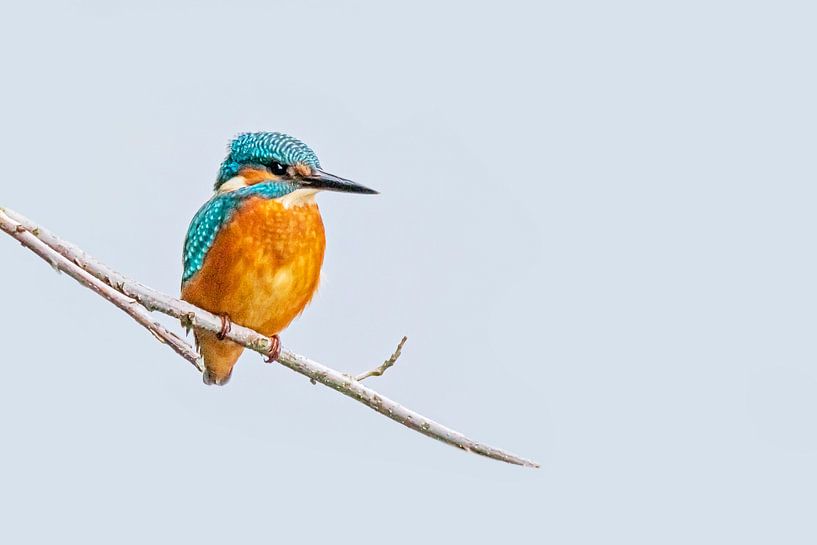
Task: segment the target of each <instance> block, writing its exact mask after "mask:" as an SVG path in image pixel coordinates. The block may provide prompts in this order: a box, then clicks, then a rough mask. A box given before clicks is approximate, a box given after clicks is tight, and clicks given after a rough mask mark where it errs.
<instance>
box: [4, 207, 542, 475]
mask: <svg viewBox="0 0 817 545" xmlns="http://www.w3.org/2000/svg"><path fill="white" fill-rule="evenodd" d="M0 228H1V229H2V230H3V231H5V232H6V233H8V234H9V235H11V236H12V237H14V238H16V239H17V240H19V241H20V242H21V243H23V245H24V246H26V247H27V248H29V249H31V250H32V251H34V252H35V253H36V254H37V255H38V256H40V257H41V258H43V259H44V260H46V261H47V262H49V263H51V264H52V266H55V267H56V268H57V269H58V270H62V271H64V272H66V273H67V274H69V275H70V276H71V277H72V278H74V279H75V280H77V281H78V282H79V283H81V284H82V285H84V286H86V287H89V288H91V289H92V290H93V291H95V292H96V293H98V294H99V295H101V296H103V297H105V299H107V300H109V301H111V302H112V303H114V304H115V305H116V306H118V307H119V308H121V309H122V310H124V311H125V312H127V313H128V315H130V316H131V317H133V318H134V319H135V320H137V322H139V323H140V324H141V325H143V326H144V327H146V328H148V329H149V330H150V331H151V332H152V333H154V335H157V337H158V338H160V339H161V340H163V341H165V342H167V343H168V344H170V346H171V347H172V348H173V349H174V350H175V351H176V352H177V353H179V354H180V355H182V356H183V357H184V358H185V359H187V360H188V361H191V363H194V365H196V367H197V369H199V370H201V366H200V362H199V360H198V358H195V359H194V360H191V359H190V356H191V353H190V352H189V351H190V350H192V348H191V347H190V345H189V344H187V343H186V342H185V341H184V340H183V339H181V338H180V337H178V336H177V335H174V334H172V333H170V332H169V331H167V330H165V329H164V328H163V327H162V326H161V325H159V324H156V323H155V322H152V321H151V320H150V319H149V318H148V317H147V316H149V315H148V314H147V313H144V311H142V309H139V308H138V307H137V306H136V305H134V304H133V301H136V302H137V303H139V304H140V305H142V306H143V307H145V308H146V309H147V310H150V311H159V312H161V313H163V314H167V315H169V316H173V317H175V318H178V319H180V320H181V321H182V323H183V324H184V325H185V326H186V327H191V326H192V327H197V328H200V329H206V330H208V331H212V332H214V333H217V332H219V331H220V329H221V320H220V319H219V317H218V316H216V315H214V314H212V313H210V312H207V311H206V310H204V309H201V308H198V307H196V306H194V305H191V304H189V303H187V302H185V301H181V300H179V299H175V298H173V297H170V296H168V295H165V294H163V293H161V292H158V291H156V290H153V289H151V288H148V287H147V286H143V285H142V284H140V283H138V282H134V281H132V280H130V279H129V278H127V277H126V276H124V275H122V274H120V273H118V272H116V271H114V270H113V269H111V268H109V267H107V266H106V265H103V264H102V263H100V262H99V261H97V260H96V259H94V258H93V257H91V256H89V255H88V254H87V253H85V252H84V251H82V250H81V249H79V248H77V247H76V246H74V245H72V244H70V243H68V242H65V241H63V240H62V239H60V238H59V237H57V236H56V235H54V234H53V233H51V232H49V231H47V230H46V229H44V228H42V227H39V226H37V225H35V224H34V223H33V222H32V221H31V220H29V219H27V218H26V217H25V216H22V215H21V214H19V213H17V212H14V211H12V210H8V209H2V208H0ZM90 277H95V278H96V279H97V280H98V282H95V281H93V280H92V279H91V278H90ZM111 288H112V289H111ZM113 294H116V295H113ZM123 295H124V297H122V296H123ZM137 311H138V312H137ZM227 338H229V339H230V340H231V341H234V342H236V343H238V344H241V345H243V346H245V347H247V348H249V349H251V350H254V351H256V352H259V353H261V354H266V352H267V351H268V350H269V347H270V343H271V341H270V339H269V338H268V337H266V336H264V335H261V334H260V333H258V332H256V331H253V330H252V329H249V328H246V327H243V326H240V325H238V324H233V327H232V328H231V330H230V332H229V333H228V334H227ZM171 341H172V342H171ZM403 342H405V339H404V340H403V341H401V343H400V346H398V350H397V351H395V353H396V355H397V356H399V349H400V348H401V347H402V344H403ZM194 357H195V355H194ZM390 359H391V358H390ZM394 359H395V360H396V357H394ZM388 361H389V360H387V362H388ZM278 362H279V363H281V364H282V365H284V366H285V367H288V368H290V369H292V370H293V371H296V372H298V373H300V374H302V375H304V376H306V377H308V378H310V379H311V380H314V381H317V382H320V383H321V384H323V385H325V386H328V387H330V388H332V389H334V390H337V391H338V392H340V393H342V394H344V395H346V396H348V397H351V398H352V399H355V400H357V401H359V402H361V403H363V404H364V405H366V406H368V407H369V408H371V409H374V410H375V411H377V412H379V413H381V414H383V415H385V416H388V417H389V418H391V419H392V420H394V421H396V422H399V423H400V424H403V425H404V426H406V427H408V428H411V429H413V430H415V431H418V432H420V433H422V434H424V435H427V436H429V437H432V438H434V439H437V440H438V441H442V442H443V443H446V444H448V445H452V446H456V447H459V448H461V449H463V450H467V451H470V452H475V453H477V454H481V455H483V456H487V457H489V458H493V459H495V460H501V461H503V462H508V463H511V464H517V465H522V466H527V467H539V465H538V464H537V463H536V462H533V461H531V460H527V459H525V458H521V457H519V456H516V455H514V454H511V453H509V452H506V451H504V450H502V449H498V448H495V447H491V446H489V445H485V444H483V443H479V442H477V441H474V440H473V439H470V438H468V437H466V436H464V435H463V434H461V433H459V432H457V431H455V430H452V429H450V428H447V427H445V426H443V425H442V424H439V423H437V422H435V421H433V420H431V419H429V418H426V417H425V416H423V415H421V414H419V413H416V412H414V411H412V410H411V409H408V408H406V407H403V406H402V405H400V404H399V403H397V402H395V401H392V400H391V399H389V398H387V397H384V396H382V395H380V394H379V393H377V392H375V391H374V390H372V389H370V388H367V387H366V386H363V384H361V383H360V382H359V381H357V380H355V379H353V378H352V377H350V376H348V375H345V374H343V373H341V372H339V371H335V370H334V369H331V368H329V367H326V366H325V365H323V364H321V363H318V362H316V361H312V360H310V359H308V358H306V357H304V356H301V355H299V354H295V353H294V352H291V351H289V350H282V351H281V355H280V357H279V358H278ZM385 363H386V362H384V365H385ZM392 364H393V362H392ZM381 367H383V366H381ZM387 367H388V366H385V367H383V370H385V369H386V368H387ZM381 373H382V370H381Z"/></svg>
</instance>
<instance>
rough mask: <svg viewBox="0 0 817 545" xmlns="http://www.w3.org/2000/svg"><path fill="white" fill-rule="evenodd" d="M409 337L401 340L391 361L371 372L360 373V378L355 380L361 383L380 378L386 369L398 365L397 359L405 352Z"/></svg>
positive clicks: (388, 360)
mask: <svg viewBox="0 0 817 545" xmlns="http://www.w3.org/2000/svg"><path fill="white" fill-rule="evenodd" d="M407 340H408V337H405V336H404V337H403V338H402V339H400V342H399V343H398V344H397V348H396V349H395V350H394V353H393V354H392V355H391V356H389V359H387V360H386V361H384V362H383V363H381V364H380V365H378V366H377V367H375V368H374V369H372V370H371V371H366V372H365V373H360V374H359V375H358V376H356V377H355V380H356V381H358V382H360V381H361V380H363V379H366V378H369V377H379V376H382V375H383V373H385V372H386V369H388V368H389V367H391V366H392V365H394V364H395V363H397V358H399V357H400V353H401V352H402V351H403V345H404V344H406V341H407Z"/></svg>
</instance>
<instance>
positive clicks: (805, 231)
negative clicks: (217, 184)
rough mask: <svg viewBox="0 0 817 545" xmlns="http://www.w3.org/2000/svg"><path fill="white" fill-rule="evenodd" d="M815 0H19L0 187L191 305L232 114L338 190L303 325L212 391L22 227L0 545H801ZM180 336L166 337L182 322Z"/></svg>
mask: <svg viewBox="0 0 817 545" xmlns="http://www.w3.org/2000/svg"><path fill="white" fill-rule="evenodd" d="M809 4H811V3H809V2H799V3H798V2H712V1H707V2H673V3H668V2H660V3H657V2H615V3H614V2H564V3H538V2H536V3H535V2H530V3H517V2H511V1H503V2H496V3H492V4H487V3H474V2H468V3H460V4H454V3H451V4H443V3H423V2H410V3H405V4H404V5H402V6H398V5H388V3H385V2H295V1H291V2H275V1H265V2H241V1H238V2H229V3H227V2H225V3H224V4H223V5H218V4H216V3H205V2H201V3H198V2H185V3H178V4H170V3H167V2H158V1H155V2H154V1H151V2H144V1H142V2H132V3H131V5H129V6H128V5H116V4H112V3H110V2H104V3H99V4H97V3H93V2H61V3H54V4H40V3H24V2H14V3H11V2H5V3H4V4H3V6H2V8H0V62H1V64H0V66H2V72H3V78H2V79H3V84H2V85H1V86H0V118H1V119H2V129H1V130H0V149H2V164H3V175H2V177H3V180H2V184H0V187H2V190H0V205H7V206H9V207H11V208H14V209H16V210H18V211H20V212H22V213H24V214H26V215H28V216H29V217H31V218H33V219H35V220H38V221H41V222H42V223H43V224H44V225H45V226H47V227H49V228H50V229H52V230H54V231H55V232H57V233H58V234H60V235H61V236H63V237H65V238H67V239H68V240H70V241H73V242H75V243H77V244H79V245H80V246H82V247H84V248H85V249H86V250H87V251H89V252H90V253H92V254H93V255H95V256H97V257H98V258H100V259H102V260H103V261H105V262H107V263H108V264H110V265H112V266H114V267H115V268H117V269H119V270H121V271H123V272H125V273H126V274H128V275H131V276H133V277H134V278H137V279H139V280H141V281H143V282H145V283H147V284H148V285H151V286H153V287H156V288H158V289H161V290H163V291H167V292H169V293H173V294H176V293H178V284H179V277H180V274H181V263H180V252H181V245H182V240H183V237H184V233H185V229H186V227H187V224H188V222H189V220H190V218H191V217H192V215H193V214H194V213H195V211H196V210H197V209H198V208H199V206H200V205H201V204H202V203H203V202H204V201H205V200H207V199H208V198H209V196H210V193H211V186H212V183H213V180H214V177H215V174H216V170H217V167H218V164H219V162H220V161H221V160H222V158H223V155H224V150H225V146H226V144H227V142H228V141H229V139H230V138H231V137H232V136H233V135H235V134H236V133H238V132H241V131H247V130H281V131H285V132H288V133H291V134H293V135H295V136H297V137H299V138H301V139H303V140H304V141H305V142H307V143H308V144H310V145H311V146H312V147H313V148H314V149H315V150H316V152H317V153H318V155H319V157H320V158H321V161H322V163H323V166H324V167H325V168H326V169H327V170H329V171H331V172H334V173H337V174H339V175H342V176H345V177H348V178H352V179H354V180H357V181H359V182H361V183H363V184H365V185H368V186H371V187H374V188H377V189H379V190H380V191H381V192H382V195H380V196H378V197H362V196H348V195H337V194H327V195H323V196H321V197H320V199H319V202H320V204H321V207H322V210H323V213H324V220H325V223H326V228H327V233H328V249H327V255H326V262H325V269H324V272H325V275H324V281H323V284H322V286H321V290H320V292H319V294H318V296H317V298H316V299H315V301H314V302H313V304H312V305H311V306H310V307H309V308H308V309H307V311H306V312H305V314H304V315H303V316H302V318H301V319H299V320H298V321H296V322H295V323H294V325H293V326H292V327H291V328H290V329H288V330H287V331H285V333H284V334H283V342H284V344H285V346H287V347H289V348H291V349H293V350H296V351H298V352H301V353H304V354H306V355H309V356H310V357H313V358H315V359H317V360H319V361H321V362H323V363H325V364H327V365H330V366H332V367H335V368H337V369H341V370H349V371H360V370H363V369H367V368H370V367H372V366H373V365H375V364H377V363H379V362H380V361H382V360H383V358H384V357H386V355H388V354H389V353H390V351H391V350H392V349H393V347H394V345H395V344H396V342H397V340H398V339H399V338H400V336H402V335H403V334H406V335H408V336H409V343H408V345H407V347H406V349H405V352H404V356H403V359H402V360H401V361H400V362H399V364H398V366H397V367H395V368H394V369H392V370H391V371H389V372H388V373H387V374H386V376H384V377H382V378H377V379H373V380H372V381H371V383H370V385H371V386H373V387H375V388H376V389H378V390H380V391H381V392H382V393H383V394H385V395H388V396H390V397H392V398H394V399H396V400H398V401H400V402H403V403H405V404H407V405H408V406H410V407H412V408H414V409H416V410H418V411H420V412H422V413H424V414H427V415H428V416H430V417H432V418H436V419H438V420H440V421H441V422H443V423H445V424H447V425H450V426H452V427H454V428H456V429H458V430H461V431H463V432H465V433H467V434H470V435H472V436H474V437H475V438H477V439H480V440H483V441H486V442H488V443H491V444H495V445H498V446H501V447H504V448H507V449H509V450H511V451H513V452H517V453H519V454H521V455H524V456H528V457H531V458H534V459H536V460H538V461H539V462H541V464H542V468H541V469H539V470H530V469H523V468H519V467H513V466H509V465H504V464H501V463H498V462H494V461H490V460H487V459H484V458H481V457H478V456H474V455H469V454H466V453H463V452H460V451H458V450H456V449H453V448H450V447H447V446H444V445H442V444H439V443H436V442H434V441H431V440H429V439H427V438H425V437H423V436H421V435H419V434H416V433H414V432H411V431H408V430H406V429H405V428H403V427H401V426H399V425H397V424H395V423H393V422H391V421H390V420H387V419H386V418H383V417H382V416H380V415H377V414H375V413H373V412H371V411H370V410H369V409H367V408H365V407H363V406H361V405H359V404H357V403H355V402H354V401H352V400H350V399H347V398H345V397H343V396H341V395H339V394H337V393H335V392H333V391H330V390H328V389H326V388H323V387H321V386H312V385H310V384H309V382H308V381H307V380H306V379H304V378H303V377H301V376H300V375H297V374H295V373H293V372H291V371H289V370H287V369H284V368H281V367H275V366H273V367H270V366H265V365H262V362H261V358H260V356H257V355H255V354H246V355H245V356H244V357H243V358H242V360H241V361H240V362H239V365H238V367H237V368H236V371H235V373H234V375H233V380H232V382H231V383H230V384H229V385H228V386H227V387H225V388H221V389H219V388H216V387H206V386H204V385H203V384H202V383H201V379H200V377H199V376H198V375H197V374H196V373H195V372H194V371H193V370H192V369H191V368H190V366H189V365H188V364H187V363H185V362H184V361H183V360H181V359H180V358H179V357H177V356H175V355H174V354H173V353H172V352H171V351H170V350H168V349H167V348H166V347H163V346H161V345H159V344H158V343H157V342H156V341H155V340H154V339H153V338H152V337H151V336H150V335H148V334H147V333H146V332H145V331H144V330H142V329H141V328H139V327H138V326H136V325H135V324H134V323H132V322H131V320H130V319H129V318H127V317H126V316H125V315H124V314H123V313H121V312H120V311H118V310H116V309H114V307H112V306H111V305H109V304H108V303H106V302H104V301H102V300H101V299H100V298H98V297H96V296H95V295H93V294H91V293H90V292H89V291H87V290H85V289H83V288H80V287H79V286H78V285H77V284H75V283H74V282H73V281H71V280H70V279H68V278H67V277H59V276H57V275H55V274H54V273H53V272H52V271H51V270H50V269H49V268H48V267H47V266H46V265H45V264H44V263H43V262H41V261H40V260H39V259H37V258H36V257H35V256H34V255H33V254H31V253H30V252H28V251H26V250H23V249H21V248H20V247H19V245H18V244H17V243H15V242H14V241H13V240H11V239H6V238H0V263H2V265H3V266H2V267H0V301H2V313H0V336H1V337H2V341H3V342H2V346H3V348H2V351H1V352H0V354H1V356H0V357H2V365H3V367H2V369H3V381H4V384H5V386H4V387H3V389H2V390H3V392H2V394H0V429H2V440H1V444H2V448H0V542H3V543H37V542H41V543H42V542H49V543H165V542H177V543H200V544H209V543H222V544H223V543H272V542H280V543H296V542H324V543H347V542H354V543H374V542H376V543H395V544H401V543H412V544H414V543H436V542H441V541H444V540H451V541H456V542H461V543H483V542H500V543H591V544H599V543H626V544H634V543H644V544H655V543H814V542H815V540H817V517H815V513H817V395H815V394H817V368H815V363H817V346H815V327H817V314H816V313H815V307H816V304H817V290H815V277H816V276H817V260H816V259H815V251H814V237H815V228H816V227H817V221H815V197H817V192H815V180H817V176H815V174H817V168H815V155H814V153H815V145H817V128H816V127H817V108H815V100H816V99H815V97H816V96H817V85H815V64H814V63H815V57H814V55H815V51H816V50H817V38H815V16H817V13H815V10H814V9H813V7H810V6H809ZM166 322H167V323H168V324H171V325H174V324H173V322H172V321H171V320H166Z"/></svg>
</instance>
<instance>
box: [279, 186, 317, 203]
mask: <svg viewBox="0 0 817 545" xmlns="http://www.w3.org/2000/svg"><path fill="white" fill-rule="evenodd" d="M317 192H318V190H317V189H311V188H308V187H302V188H301V189H296V190H295V191H293V192H292V193H287V194H286V195H284V196H283V197H279V198H277V199H275V200H276V201H278V202H280V203H281V204H283V205H284V208H292V207H293V206H305V205H308V204H314V203H315V194H316V193H317Z"/></svg>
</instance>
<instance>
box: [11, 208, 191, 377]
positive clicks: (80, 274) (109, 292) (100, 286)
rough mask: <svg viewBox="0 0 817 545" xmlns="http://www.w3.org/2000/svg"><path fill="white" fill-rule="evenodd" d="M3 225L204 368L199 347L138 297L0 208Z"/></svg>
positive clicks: (185, 357) (23, 243)
mask: <svg viewBox="0 0 817 545" xmlns="http://www.w3.org/2000/svg"><path fill="white" fill-rule="evenodd" d="M0 229H2V230H3V231H5V232H6V233H8V234H9V235H11V236H12V237H14V238H16V239H17V240H19V241H20V244H22V245H23V246H25V247H26V248H28V249H29V250H31V251H32V252H34V253H35V254H37V255H38V256H40V257H41V258H42V259H43V260H45V261H46V262H47V263H49V264H50V265H51V266H52V267H53V268H54V269H56V270H57V271H60V272H64V273H66V274H67V275H69V276H70V277H71V278H73V279H74V280H76V281H77V282H79V283H80V284H82V285H83V286H85V287H86V288H88V289H90V290H92V291H94V292H95V293H97V294H98V295H100V296H102V297H104V298H105V299H107V300H108V301H110V302H111V303H113V304H114V305H116V306H117V307H119V308H120V309H122V310H124V311H125V312H126V313H127V314H128V316H130V317H131V318H133V319H134V320H136V321H137V322H138V323H139V325H141V326H143V327H144V328H146V329H147V330H148V331H150V332H151V333H152V334H153V336H154V337H155V338H156V339H157V340H158V341H159V342H161V343H163V344H166V345H168V346H170V347H171V348H172V349H173V350H174V351H175V352H176V353H177V354H179V355H180V356H181V357H183V358H184V359H186V360H187V361H189V362H190V363H192V364H193V365H194V366H195V367H196V368H197V369H198V370H199V371H202V370H204V364H203V363H202V361H201V358H199V355H198V354H197V353H196V351H195V350H193V347H191V346H190V345H189V344H188V343H187V342H186V341H185V340H184V339H182V338H181V337H179V336H178V335H176V334H175V333H173V332H171V331H168V330H167V329H166V328H165V327H164V326H163V325H162V324H160V323H158V322H154V321H153V320H152V318H151V316H150V313H149V312H147V311H146V310H145V309H144V308H143V307H141V306H140V305H139V304H137V302H136V301H135V300H133V299H131V298H130V297H128V296H126V295H124V294H122V293H120V292H118V291H116V290H115V289H113V288H112V287H110V286H108V285H107V284H105V283H103V282H101V281H100V280H98V279H97V278H95V277H94V276H92V275H90V274H88V273H87V272H86V271H84V270H83V269H82V268H80V267H79V266H77V265H76V264H75V263H73V262H71V261H69V260H68V259H67V258H66V257H65V256H63V255H60V254H59V253H57V252H56V251H55V250H54V249H52V248H50V247H49V246H47V245H46V244H45V243H44V242H42V241H41V240H39V239H38V238H37V237H36V236H35V235H34V234H33V233H31V232H30V231H28V230H27V229H26V228H25V227H24V226H23V225H20V224H17V223H15V222H14V221H13V220H11V219H10V218H9V217H8V216H6V215H5V214H3V213H2V211H0Z"/></svg>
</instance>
